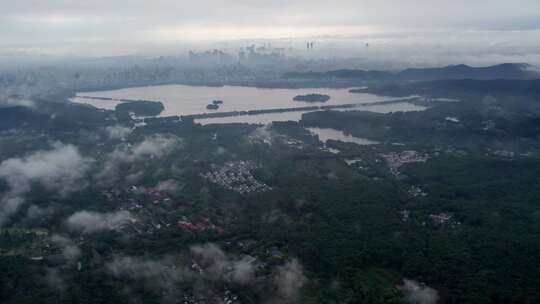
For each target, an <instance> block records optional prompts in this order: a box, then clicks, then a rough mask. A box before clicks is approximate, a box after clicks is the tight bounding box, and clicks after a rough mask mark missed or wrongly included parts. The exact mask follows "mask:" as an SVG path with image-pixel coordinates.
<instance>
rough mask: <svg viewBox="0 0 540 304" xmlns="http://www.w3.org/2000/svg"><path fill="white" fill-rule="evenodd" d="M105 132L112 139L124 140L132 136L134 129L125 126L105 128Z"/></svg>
mask: <svg viewBox="0 0 540 304" xmlns="http://www.w3.org/2000/svg"><path fill="white" fill-rule="evenodd" d="M105 131H106V132H107V135H108V136H109V138H110V139H115V140H123V139H125V138H126V137H127V136H128V135H129V134H131V131H132V129H131V128H128V127H123V126H109V127H106V128H105Z"/></svg>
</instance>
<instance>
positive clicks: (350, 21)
mask: <svg viewBox="0 0 540 304" xmlns="http://www.w3.org/2000/svg"><path fill="white" fill-rule="evenodd" d="M306 40H309V41H315V42H316V48H315V52H313V53H311V54H310V56H312V57H318V58H321V57H322V58H333V57H366V58H373V59H377V60H392V59H395V58H396V57H398V56H399V59H400V60H401V61H402V62H411V63H412V64H424V65H429V64H439V65H440V64H448V63H453V62H465V63H470V64H491V63H496V62H503V61H507V62H528V63H533V64H537V63H539V62H540V45H539V44H538V41H540V2H539V1H535V0H519V1H513V2H511V1H503V0H493V1H474V2H471V1H465V0H457V1H430V0H414V1H408V2H407V4H406V5H404V4H403V2H402V1H396V0H392V1H384V2H381V1H372V0H355V1H353V0H339V1H336V2H328V1H321V0H315V1H313V0H312V1H307V0H301V1H282V0H277V1H269V0H263V1H245V0H242V1H227V2H223V1H215V0H202V1H197V2H191V1H189V2H187V1H152V2H150V1H142V0H136V1H102V0H97V1H62V0H51V1H37V0H22V1H10V2H5V3H4V4H3V5H2V9H1V10H0V41H2V42H1V48H0V50H1V52H0V53H1V54H2V55H6V54H7V55H13V54H16V55H20V54H25V55H54V56H59V55H60V56H120V55H151V56H156V55H178V54H185V53H186V52H187V50H189V49H205V48H221V49H225V50H227V49H230V50H235V49H237V48H239V47H240V46H244V45H248V44H251V43H271V44H272V45H273V46H275V47H282V48H287V49H295V50H303V48H304V47H305V41H306ZM366 46H369V48H370V50H369V51H370V52H367V50H366ZM516 46H519V49H518V48H517V47H516ZM300 55H305V54H300Z"/></svg>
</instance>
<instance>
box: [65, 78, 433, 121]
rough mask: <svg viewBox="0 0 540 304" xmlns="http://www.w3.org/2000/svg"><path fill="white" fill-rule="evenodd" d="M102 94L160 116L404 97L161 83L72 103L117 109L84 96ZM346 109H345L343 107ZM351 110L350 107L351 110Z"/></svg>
mask: <svg viewBox="0 0 540 304" xmlns="http://www.w3.org/2000/svg"><path fill="white" fill-rule="evenodd" d="M311 93H316V94H324V95H329V96H330V97H331V98H330V100H329V101H327V102H298V101H293V100H292V99H293V98H294V97H295V96H297V95H305V94H311ZM84 96H89V97H102V98H112V99H131V100H137V99H142V100H152V101H161V102H162V103H163V105H164V106H165V110H164V111H163V112H162V113H161V114H160V116H173V115H178V116H182V115H194V114H204V113H216V112H218V113H219V112H230V111H249V110H272V109H286V108H298V107H306V106H322V105H330V106H333V105H344V104H359V105H361V104H366V103H373V102H382V101H391V100H398V99H402V98H396V97H387V96H380V95H374V94H368V93H360V94H357V93H354V94H353V93H349V89H330V88H302V89H268V88H255V87H243V86H222V87H212V86H189V85H158V86H145V87H135V88H125V89H119V90H108V91H95V92H83V93H78V94H77V95H76V97H74V98H72V99H71V101H72V102H78V103H86V104H90V105H93V106H95V107H97V108H102V109H114V108H115V106H116V105H117V104H118V103H120V102H121V101H118V100H99V99H91V98H84ZM212 100H222V101H223V104H222V105H220V107H219V110H208V109H206V106H207V105H208V104H209V103H211V102H212ZM362 109H364V110H366V111H375V112H383V113H384V112H393V111H411V110H412V111H421V110H423V109H425V108H423V107H419V106H416V105H413V104H410V103H406V102H405V103H396V104H384V105H369V106H366V107H362ZM341 110H345V109H341ZM348 110H350V109H348ZM302 113H303V112H282V113H267V114H260V115H245V116H234V117H222V118H211V119H198V120H197V122H199V123H202V124H207V123H230V122H246V123H263V124H266V123H270V122H272V121H287V120H294V121H298V120H300V117H301V115H302Z"/></svg>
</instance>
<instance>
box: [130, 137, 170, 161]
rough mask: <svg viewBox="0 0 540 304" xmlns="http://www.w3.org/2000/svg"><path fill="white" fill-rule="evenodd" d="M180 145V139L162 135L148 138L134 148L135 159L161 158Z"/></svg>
mask: <svg viewBox="0 0 540 304" xmlns="http://www.w3.org/2000/svg"><path fill="white" fill-rule="evenodd" d="M178 144H179V139H178V138H176V137H165V136H162V135H156V136H151V137H147V138H145V140H144V141H142V142H141V143H139V144H137V145H135V146H134V147H133V149H132V151H133V156H134V157H135V158H141V157H157V158H160V157H163V156H165V155H167V154H169V153H171V152H172V150H173V149H174V148H175V147H177V145H178Z"/></svg>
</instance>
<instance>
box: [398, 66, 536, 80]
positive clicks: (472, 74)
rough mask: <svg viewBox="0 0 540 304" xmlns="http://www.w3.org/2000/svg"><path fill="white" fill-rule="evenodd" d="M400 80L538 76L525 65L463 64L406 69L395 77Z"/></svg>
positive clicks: (532, 77)
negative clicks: (482, 65) (478, 65)
mask: <svg viewBox="0 0 540 304" xmlns="http://www.w3.org/2000/svg"><path fill="white" fill-rule="evenodd" d="M396 76H397V77H398V78H399V79H402V80H417V81H426V80H444V79H478V80H491V79H534V78H540V74H539V73H538V72H535V71H533V70H532V66H531V65H529V64H526V63H503V64H498V65H493V66H488V67H471V66H468V65H465V64H460V65H451V66H447V67H442V68H423V69H422V68H420V69H406V70H403V71H401V72H399V73H398V74H397V75H396Z"/></svg>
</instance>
